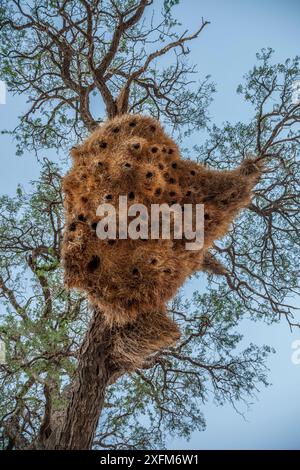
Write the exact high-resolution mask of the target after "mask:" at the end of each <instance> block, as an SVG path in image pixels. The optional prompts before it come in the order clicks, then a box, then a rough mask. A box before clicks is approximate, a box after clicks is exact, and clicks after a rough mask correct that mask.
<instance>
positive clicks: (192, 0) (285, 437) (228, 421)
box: [0, 0, 300, 449]
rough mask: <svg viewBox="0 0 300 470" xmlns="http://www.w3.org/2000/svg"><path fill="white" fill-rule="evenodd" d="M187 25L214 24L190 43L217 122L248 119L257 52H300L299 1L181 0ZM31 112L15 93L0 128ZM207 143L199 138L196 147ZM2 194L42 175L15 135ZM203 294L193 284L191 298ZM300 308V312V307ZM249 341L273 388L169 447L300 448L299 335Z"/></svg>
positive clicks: (256, 330) (212, 414) (6, 141)
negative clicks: (209, 85)
mask: <svg viewBox="0 0 300 470" xmlns="http://www.w3.org/2000/svg"><path fill="white" fill-rule="evenodd" d="M175 12H176V16H177V18H178V19H180V21H181V22H182V25H183V27H184V28H185V29H186V28H188V29H189V30H191V31H194V30H195V29H197V27H198V26H199V24H200V22H201V17H204V18H205V19H208V20H210V21H211V24H210V25H209V26H208V27H207V28H206V30H205V31H204V32H203V34H202V35H201V36H200V37H199V38H198V39H197V40H196V41H195V42H194V43H193V44H191V46H190V47H191V56H190V60H191V62H192V63H196V64H198V69H199V71H200V72H201V74H203V75H206V74H211V76H212V79H213V80H214V82H215V83H216V85H217V90H218V92H217V94H216V96H215V101H214V103H213V104H212V106H211V108H210V112H211V115H212V119H213V121H214V122H215V123H216V124H218V125H219V124H221V123H222V122H223V121H224V120H229V121H231V122H235V121H238V120H247V119H248V117H249V116H250V112H251V111H250V109H249V107H248V105H247V104H246V103H245V102H243V101H242V100H241V97H240V96H238V95H236V88H237V85H238V84H239V83H240V82H241V81H242V76H243V74H244V73H246V72H247V71H248V70H249V69H250V68H251V67H252V66H253V64H254V63H255V53H256V52H257V51H259V50H260V49H261V48H262V47H269V46H270V47H272V48H273V49H275V60H276V61H283V60H285V59H286V58H287V57H293V56H295V55H297V54H300V47H299V45H300V1H299V0H286V1H283V0H281V1H280V0H252V1H246V0H203V1H199V0H182V1H181V4H180V5H179V6H177V7H176V8H175ZM23 109H24V99H23V98H20V97H13V96H10V95H8V97H7V104H6V105H0V129H3V128H12V127H14V126H15V124H16V120H17V116H18V115H19V114H20V113H21V111H22V110H23ZM197 139H199V140H200V137H199V136H198V137H197V136H194V137H193V141H194V143H200V142H197ZM0 149H1V158H2V165H1V174H0V192H1V194H4V193H9V194H12V193H13V192H14V191H15V189H16V185H17V184H18V183H19V182H21V183H22V184H23V185H25V186H27V184H28V181H29V180H30V179H34V178H36V177H37V176H38V166H37V164H36V161H35V159H34V157H33V156H32V155H30V154H28V153H27V152H26V151H25V154H24V156H23V157H22V158H20V157H15V156H14V144H13V143H12V142H11V139H10V137H9V136H2V135H1V136H0ZM193 288H196V284H195V283H190V284H189V285H186V287H185V290H186V292H187V293H188V292H190V291H192V290H193ZM298 303H299V306H300V302H298ZM241 329H242V331H243V333H244V335H245V338H244V343H245V344H248V343H250V342H254V343H256V344H269V345H271V346H273V347H275V349H276V350H277V354H276V355H273V356H272V357H271V358H270V360H269V367H270V369H271V371H270V381H271V382H272V384H273V385H272V387H269V388H267V389H266V390H262V391H261V393H260V395H259V400H258V401H254V403H253V404H252V406H251V409H250V410H249V411H247V410H243V411H244V412H245V411H246V412H245V418H246V419H243V418H242V417H241V416H240V415H239V414H237V413H236V412H235V411H234V410H233V409H232V408H231V407H229V406H224V407H216V406H215V404H214V403H209V404H208V405H207V406H206V407H205V408H204V410H203V411H204V414H205V416H206V419H207V429H206V431H204V432H202V433H199V432H197V433H194V434H193V435H192V438H191V440H190V441H189V442H186V441H184V440H178V439H177V440H170V441H169V443H168V447H169V448H171V449H173V448H176V449H178V448H182V449H184V448H191V449H205V448H206V449H232V448H236V449H248V448H250V449H251V448H253V449H263V448H268V449H280V448H282V449H300V419H299V418H300V365H298V366H297V365H294V364H293V363H292V361H291V354H292V349H291V344H292V341H293V340H294V339H300V331H299V332H295V333H293V334H291V333H290V331H289V329H288V327H287V325H286V324H285V323H282V324H280V325H273V326H266V325H264V324H262V323H260V322H258V323H250V322H244V323H243V324H242V325H241Z"/></svg>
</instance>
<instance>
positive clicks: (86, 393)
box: [43, 309, 117, 450]
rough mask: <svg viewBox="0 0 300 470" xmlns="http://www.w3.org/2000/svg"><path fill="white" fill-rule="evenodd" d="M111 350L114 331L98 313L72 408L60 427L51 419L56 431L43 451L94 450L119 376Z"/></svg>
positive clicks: (80, 365) (85, 344) (79, 370)
mask: <svg viewBox="0 0 300 470" xmlns="http://www.w3.org/2000/svg"><path fill="white" fill-rule="evenodd" d="M111 346H112V343H111V330H110V329H109V328H108V327H107V326H106V325H105V323H104V320H103V315H102V314H101V312H100V311H99V310H97V309H95V310H94V313H93V317H92V320H91V324H90V327H89V329H88V331H87V333H86V336H85V339H84V341H83V344H82V346H81V348H80V353H79V358H78V367H77V371H76V376H75V379H74V382H73V384H72V388H71V390H72V391H71V397H70V401H69V404H68V406H67V409H66V411H65V413H64V414H63V417H62V420H61V422H60V424H59V425H58V423H55V422H53V421H52V420H53V418H54V417H53V416H52V418H51V421H52V423H53V428H54V429H53V430H52V432H51V434H50V436H49V438H47V440H46V442H45V441H44V445H43V447H44V448H46V449H49V450H50V449H52V450H54V449H61V450H62V449H64V450H72V449H84V450H86V449H90V448H91V446H92V442H93V437H94V434H95V431H96V428H97V424H98V420H99V417H100V414H101V411H102V408H103V403H104V399H105V391H106V387H107V385H108V383H109V382H111V381H112V379H113V377H114V375H115V374H116V372H117V371H116V369H115V368H114V366H113V365H112V363H111V360H110V351H111ZM55 421H56V420H55ZM51 427H52V426H51ZM55 428H56V430H55ZM53 431H54V432H53Z"/></svg>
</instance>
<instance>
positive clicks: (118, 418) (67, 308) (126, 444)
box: [0, 0, 300, 449]
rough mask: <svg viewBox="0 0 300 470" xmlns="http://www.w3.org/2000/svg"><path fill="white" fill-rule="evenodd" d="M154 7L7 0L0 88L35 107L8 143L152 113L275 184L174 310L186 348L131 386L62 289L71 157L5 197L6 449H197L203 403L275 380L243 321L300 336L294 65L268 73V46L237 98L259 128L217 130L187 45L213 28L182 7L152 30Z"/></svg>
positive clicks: (158, 358)
mask: <svg viewBox="0 0 300 470" xmlns="http://www.w3.org/2000/svg"><path fill="white" fill-rule="evenodd" d="M152 3H153V2H152V1H151V0H140V1H132V0H127V1H122V2H120V1H113V0H106V1H104V0H103V1H100V0H91V1H86V0H79V1H77V2H72V1H70V0H57V1H56V0H49V1H39V0H34V1H33V2H31V3H30V5H29V6H28V5H27V6H24V4H23V2H20V1H19V0H12V1H10V2H8V1H6V0H4V1H2V2H1V10H0V35H1V46H0V54H1V58H2V61H1V63H2V65H1V71H0V78H1V79H3V80H5V81H6V83H7V86H8V89H9V90H10V91H11V92H15V93H18V94H25V95H26V96H28V110H27V111H26V112H25V113H24V114H23V115H22V116H21V117H20V120H19V124H18V126H17V128H16V129H14V130H13V131H8V132H10V133H11V135H12V136H13V137H14V138H15V140H16V145H17V153H19V154H21V153H22V150H23V148H24V147H26V148H27V149H30V150H31V151H33V152H35V153H36V154H40V152H41V150H42V149H46V148H55V149H57V150H58V151H59V153H61V149H63V151H65V150H66V149H67V148H69V147H70V145H74V143H76V141H80V139H81V138H82V137H83V136H84V135H85V134H86V133H88V132H89V131H91V130H93V129H94V128H95V127H96V126H97V125H98V124H99V122H101V120H103V119H104V118H105V115H106V116H107V117H112V116H115V115H117V114H119V113H124V112H142V113H149V114H151V115H153V116H155V117H157V118H159V119H160V120H161V121H163V122H164V123H165V124H166V125H167V126H168V128H169V129H170V131H172V132H173V133H174V135H176V136H177V138H178V140H179V141H182V142H183V143H185V141H184V138H185V137H187V136H189V135H190V134H191V132H193V131H197V130H199V129H202V128H206V129H207V133H208V138H207V142H206V143H204V144H203V145H202V146H196V147H194V148H193V149H191V148H189V149H186V151H187V152H194V154H196V155H197V158H198V159H199V160H200V161H202V162H204V163H206V164H209V165H210V166H213V167H218V168H223V167H224V168H228V167H230V166H236V165H237V163H238V162H239V161H240V160H242V159H243V158H244V157H245V156H246V155H247V154H254V155H256V158H258V159H264V160H265V161H266V172H265V173H264V175H263V178H262V179H261V181H260V183H259V185H258V186H257V188H256V191H255V197H254V198H253V201H252V204H251V206H250V207H249V209H247V210H245V211H244V212H243V214H242V215H241V217H240V218H239V219H238V220H237V221H236V222H235V224H234V226H233V228H232V231H231V232H230V233H229V234H228V236H227V237H225V239H223V240H222V241H221V242H218V243H217V244H216V245H215V247H214V253H212V255H213V256H215V258H214V263H213V264H212V263H211V264H210V265H209V266H208V270H210V271H212V272H210V273H209V274H208V287H207V289H206V291H205V292H204V293H201V292H196V293H195V294H194V296H193V298H192V299H185V298H184V297H183V294H182V293H179V295H178V296H177V298H176V299H174V301H173V302H172V303H171V304H170V312H172V314H173V315H174V317H175V318H176V319H177V321H178V323H179V324H180V327H181V330H182V339H181V341H180V342H179V344H177V345H176V347H174V348H170V349H168V350H162V351H159V352H158V353H157V354H155V355H153V356H151V357H149V358H148V359H147V361H145V364H144V365H143V368H141V369H139V370H136V371H135V373H132V374H130V375H128V374H124V370H122V367H120V365H118V364H113V363H112V362H111V359H110V348H111V344H112V341H113V332H112V331H111V330H109V329H108V328H107V327H106V326H104V324H103V321H102V316H101V312H99V311H91V310H90V309H89V307H88V305H87V302H86V300H85V299H84V297H82V296H80V295H79V294H77V293H75V292H66V291H65V290H64V287H63V283H62V272H61V268H60V244H61V237H62V231H63V213H62V197H61V187H60V182H61V173H62V171H65V168H66V165H65V160H64V159H63V158H62V159H61V161H60V163H59V164H54V163H53V162H50V161H48V160H46V159H43V160H42V162H41V177H40V179H39V181H36V182H33V186H32V192H31V193H30V194H26V193H25V192H24V190H23V189H22V187H21V186H20V187H19V188H18V191H17V195H16V197H15V198H9V197H7V196H3V197H2V198H1V213H0V216H1V225H0V247H1V253H2V256H1V262H0V289H1V299H2V306H3V311H2V314H1V326H0V337H1V339H3V340H4V341H5V343H6V346H7V363H6V364H3V365H1V369H0V371H1V372H0V373H1V375H0V380H1V392H0V394H1V405H0V407H1V411H0V416H1V418H0V427H1V431H2V441H1V442H2V447H3V448H9V449H22V448H48V449H54V448H66V449H75V448H90V447H91V446H93V447H94V448H117V449H120V448H121V449H125V448H147V447H148V448H149V447H162V446H163V445H164V433H165V431H166V429H167V430H168V433H174V434H176V433H177V434H179V435H181V436H185V437H188V436H189V434H190V432H191V429H195V428H198V429H202V428H203V427H204V426H205V420H204V417H203V414H202V403H205V401H206V400H207V397H208V395H209V393H212V394H213V396H214V398H215V400H216V401H217V402H219V403H224V402H225V401H229V402H230V403H232V404H233V406H234V407H235V406H236V404H237V402H239V401H241V400H244V401H247V399H248V397H249V396H251V395H253V394H255V392H256V390H257V388H258V387H259V386H260V385H261V384H267V377H266V368H265V358H266V355H267V354H268V353H269V352H270V351H271V350H270V348H268V347H267V346H265V347H263V348H258V347H257V346H255V345H250V346H249V347H248V348H247V349H246V350H244V351H239V352H234V349H236V348H237V346H238V344H239V341H240V339H241V335H239V334H238V333H237V331H236V330H237V327H238V324H239V322H240V320H241V319H242V318H245V317H250V318H252V319H254V320H257V319H261V320H266V321H269V322H275V321H279V320H280V318H281V317H285V318H286V319H287V321H288V323H289V325H290V326H291V327H292V326H299V324H298V323H297V321H296V320H294V318H293V312H294V308H293V304H292V302H289V301H288V298H289V297H291V296H293V295H295V294H297V293H298V278H299V267H298V262H297V260H298V256H297V254H298V247H299V233H298V231H299V228H298V227H299V225H298V223H297V222H298V217H299V215H298V210H299V174H298V172H299V169H298V168H297V157H298V152H299V146H298V145H299V139H300V131H299V120H300V103H298V102H293V99H292V94H293V90H292V85H293V81H294V80H295V79H296V77H297V75H299V59H298V58H296V59H294V60H292V61H290V60H288V61H286V63H285V64H278V65H272V64H271V59H272V51H271V50H263V51H262V52H261V53H260V54H258V56H257V59H258V62H259V65H257V66H255V67H254V68H253V70H252V71H251V72H249V74H248V75H246V77H245V84H244V85H243V86H241V87H239V90H238V91H239V92H240V93H241V94H243V96H244V98H245V99H246V100H247V101H249V102H250V103H251V105H252V106H253V109H254V117H253V119H252V120H251V121H250V122H249V123H247V124H243V123H238V124H236V125H234V126H233V125H230V124H229V123H226V124H225V125H224V127H223V128H217V127H216V126H210V125H209V123H208V118H207V107H208V105H209V103H210V101H211V96H212V93H213V91H214V86H213V84H212V83H211V82H210V79H209V77H205V78H204V79H203V80H202V81H201V82H200V83H198V84H196V83H194V81H192V80H191V77H193V75H195V74H196V68H195V67H193V66H191V65H190V64H189V63H188V54H189V49H188V44H189V42H190V41H191V40H194V39H196V38H197V37H198V36H199V35H200V34H202V33H203V31H204V30H205V28H206V27H207V25H208V22H207V21H203V20H202V23H201V25H200V26H199V29H198V31H196V32H195V33H193V34H190V33H188V32H183V33H179V32H176V31H177V30H178V31H179V30H180V29H181V25H180V23H178V22H177V21H176V20H175V19H174V18H173V16H172V7H173V5H174V4H176V3H178V2H176V1H172V0H171V1H164V2H163V4H162V5H161V8H162V11H161V16H160V18H158V20H157V19H156V17H155V18H154V17H153V14H152V15H151V13H153V11H152V8H153V7H152ZM154 6H155V7H156V10H155V11H156V15H157V5H154ZM167 53H171V54H173V56H171V57H172V65H166V66H165V67H159V65H158V60H157V59H159V58H161V57H162V56H164V55H166V54H167ZM103 105H104V108H105V111H104V109H103ZM94 110H96V111H94ZM201 276H202V275H201ZM88 324H89V326H87V325H88ZM100 414H101V419H100V422H99V424H98V419H99V417H100ZM142 416H143V417H144V419H143V420H141V417H142ZM145 417H146V418H145ZM141 422H142V423H143V424H141Z"/></svg>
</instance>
